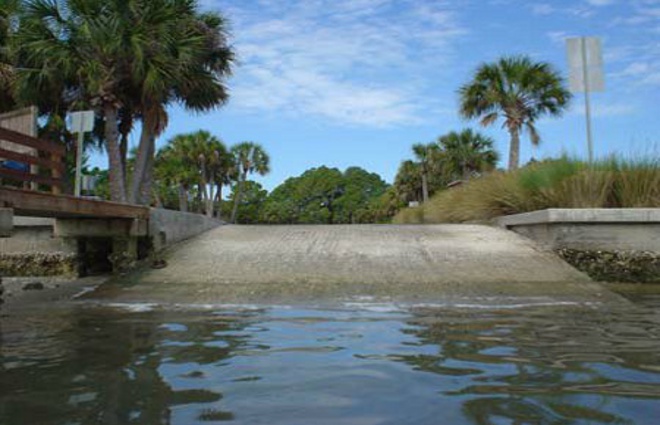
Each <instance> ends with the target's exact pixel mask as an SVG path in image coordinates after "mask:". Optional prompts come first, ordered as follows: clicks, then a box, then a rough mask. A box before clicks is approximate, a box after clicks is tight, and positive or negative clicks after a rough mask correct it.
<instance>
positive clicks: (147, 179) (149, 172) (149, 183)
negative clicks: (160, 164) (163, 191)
mask: <svg viewBox="0 0 660 425" xmlns="http://www.w3.org/2000/svg"><path fill="white" fill-rule="evenodd" d="M149 139H150V140H149V154H148V155H147V165H146V167H145V169H144V175H143V177H142V181H141V182H140V191H139V194H138V202H139V203H140V204H142V205H149V204H150V203H151V197H152V187H153V182H154V155H155V154H156V138H155V137H154V136H153V135H151V136H150V137H149Z"/></svg>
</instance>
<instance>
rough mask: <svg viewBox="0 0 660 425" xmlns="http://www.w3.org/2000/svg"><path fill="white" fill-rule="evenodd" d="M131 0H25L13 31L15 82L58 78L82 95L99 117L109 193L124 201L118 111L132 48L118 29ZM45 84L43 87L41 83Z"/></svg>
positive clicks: (26, 85) (25, 85)
mask: <svg viewBox="0 0 660 425" xmlns="http://www.w3.org/2000/svg"><path fill="white" fill-rule="evenodd" d="M135 1H136V0H85V1H67V2H57V1H49V0H31V1H28V2H27V4H26V5H25V6H24V8H25V10H24V12H23V13H22V19H21V23H20V28H19V30H18V32H17V35H16V37H17V44H18V45H19V46H20V47H19V52H18V55H19V57H20V58H21V60H22V65H24V67H23V68H21V69H20V70H19V71H17V78H19V79H22V80H23V83H22V84H19V87H23V88H26V89H27V90H30V89H32V84H31V83H35V82H36V83H37V84H36V85H37V86H43V84H41V83H42V82H43V81H48V80H53V79H58V78H63V79H64V80H66V87H65V88H66V90H67V91H68V95H69V96H77V97H80V98H84V99H85V100H86V101H88V102H89V104H90V105H92V106H94V107H95V108H96V109H97V110H98V111H99V112H100V114H101V116H102V117H103V120H104V122H105V131H104V139H105V142H106V148H107V151H108V160H109V165H110V167H109V168H110V192H111V198H112V200H114V201H119V202H125V201H126V190H125V180H124V169H123V166H122V165H123V161H122V157H121V151H120V147H119V143H118V115H119V109H120V107H121V106H122V99H121V96H120V92H121V87H122V82H123V81H122V78H123V77H124V75H125V74H124V71H125V70H126V69H130V64H131V61H130V59H129V58H130V57H131V53H132V51H131V50H130V49H127V46H126V43H124V41H125V40H124V39H123V37H122V36H123V34H125V27H126V26H128V25H131V24H132V23H130V22H127V20H126V19H124V17H125V16H126V14H127V13H129V12H130V10H131V8H133V7H135V6H136V4H135ZM43 88H44V89H46V88H47V87H43Z"/></svg>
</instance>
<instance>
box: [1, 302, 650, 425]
mask: <svg viewBox="0 0 660 425" xmlns="http://www.w3.org/2000/svg"><path fill="white" fill-rule="evenodd" d="M632 302H633V303H632V304H631V305H630V306H627V307H616V308H611V307H607V308H606V307H604V306H600V305H582V306H568V305H567V306H559V307H558V306H548V305H545V306H540V305H539V306H520V305H519V306H507V308H502V307H501V306H500V307H498V306H489V307H487V306H480V305H477V304H473V305H466V306H463V307H462V308H450V307H446V306H445V307H443V306H436V307H429V306H427V307H414V308H413V307H406V306H394V305H381V304H369V303H352V304H351V303H349V304H343V305H338V306H335V307H327V306H326V307H300V306H296V307H259V306H254V307H249V306H243V307H230V306H224V307H223V306H216V307H213V306H206V307H205V308H198V309H192V310H191V309H190V308H183V307H179V308H154V309H147V308H136V307H135V306H92V305H89V304H81V305H77V306H74V307H70V308H60V309H56V310H52V311H42V312H36V313H32V314H30V315H25V316H11V317H5V318H3V319H2V320H0V332H1V333H0V341H1V346H0V355H1V357H0V424H7V425H9V424H21V425H25V424H30V425H31V424H70V425H73V424H195V423H213V422H217V423H219V422H225V421H226V422H233V423H236V424H287V425H291V424H333V425H334V424H356V425H371V424H374V425H375V424H497V425H500V424H649V425H656V424H660V296H658V295H653V294H650V295H646V296H638V297H633V298H632ZM540 304H543V303H540ZM126 307H131V308H126ZM513 307H516V308H513Z"/></svg>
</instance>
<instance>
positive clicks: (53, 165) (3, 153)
mask: <svg viewBox="0 0 660 425" xmlns="http://www.w3.org/2000/svg"><path fill="white" fill-rule="evenodd" d="M0 158H4V159H11V160H12V161H18V162H22V163H24V164H32V165H41V166H42V167H44V168H48V169H56V170H59V171H64V169H65V168H66V165H65V164H64V163H63V162H61V161H60V162H55V161H51V160H50V159H47V158H39V157H38V156H32V155H25V154H23V153H18V152H14V151H8V150H6V149H2V148H0Z"/></svg>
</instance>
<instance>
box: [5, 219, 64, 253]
mask: <svg viewBox="0 0 660 425" xmlns="http://www.w3.org/2000/svg"><path fill="white" fill-rule="evenodd" d="M13 221H14V225H13V229H12V231H11V237H7V238H0V253H4V254H13V253H27V252H31V253H65V254H76V253H77V247H76V245H75V243H71V241H67V240H65V239H62V238H56V237H54V236H53V226H54V222H55V220H53V219H50V218H35V217H19V216H15V217H14V219H13Z"/></svg>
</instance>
